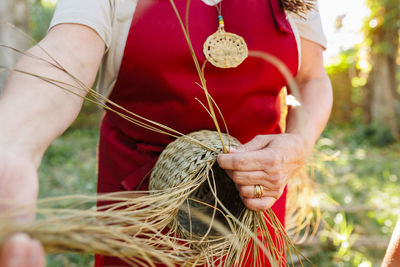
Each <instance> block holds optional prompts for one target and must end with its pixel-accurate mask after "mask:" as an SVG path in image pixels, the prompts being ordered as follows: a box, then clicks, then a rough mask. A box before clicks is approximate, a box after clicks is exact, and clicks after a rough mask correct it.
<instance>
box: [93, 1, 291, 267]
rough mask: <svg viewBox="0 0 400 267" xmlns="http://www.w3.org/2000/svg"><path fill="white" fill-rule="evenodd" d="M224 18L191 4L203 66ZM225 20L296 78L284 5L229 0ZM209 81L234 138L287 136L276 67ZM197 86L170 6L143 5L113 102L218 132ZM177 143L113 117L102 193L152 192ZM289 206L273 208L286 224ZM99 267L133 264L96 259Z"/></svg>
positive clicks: (248, 66)
mask: <svg viewBox="0 0 400 267" xmlns="http://www.w3.org/2000/svg"><path fill="white" fill-rule="evenodd" d="M175 4H176V6H177V8H178V10H179V12H180V14H181V16H182V17H183V18H184V12H185V8H186V0H175ZM217 15H218V14H217V11H216V8H215V7H211V6H208V5H206V4H204V3H203V2H202V1H200V0H192V1H191V5H190V19H189V29H190V37H191V40H192V43H193V47H194V50H195V53H196V56H197V58H198V59H199V60H200V63H202V62H203V61H204V56H203V53H202V46H203V43H204V41H205V40H206V38H207V37H208V36H209V35H211V34H212V33H214V32H215V31H216V30H217V26H218V24H217ZM222 15H223V17H224V20H225V29H226V31H228V32H232V33H235V34H238V35H240V36H242V37H243V38H244V39H245V41H246V43H247V46H248V48H249V50H261V51H265V52H268V53H270V54H272V55H275V56H276V57H278V58H279V59H280V60H282V61H283V62H284V63H285V64H286V65H287V66H288V68H289V69H290V70H291V72H292V74H293V75H294V76H295V75H296V72H297V67H298V51H297V45H296V40H295V37H294V34H293V31H292V28H291V26H290V24H289V23H288V21H287V20H286V15H285V13H284V12H283V10H282V8H281V6H280V3H279V0H248V1H243V0H224V1H223V2H222ZM205 77H206V80H207V87H208V89H209V92H210V94H211V95H212V96H213V98H214V99H215V101H216V102H217V103H218V105H219V107H220V109H221V110H222V113H223V115H224V118H225V120H226V122H227V125H228V127H229V131H230V134H231V135H232V136H235V137H236V138H238V139H239V140H240V141H241V142H242V143H245V142H248V141H250V140H251V139H252V138H253V137H254V136H255V135H258V134H274V133H280V132H281V130H280V128H279V119H280V102H279V97H278V95H279V92H280V90H281V88H282V87H283V86H285V84H286V82H285V80H284V78H283V77H282V75H281V74H280V73H279V72H278V70H277V69H276V68H275V67H273V66H272V65H271V64H269V63H267V62H265V61H262V60H260V59H256V58H248V59H246V60H245V61H244V62H243V63H242V64H241V65H240V66H238V67H237V68H233V69H219V68H216V67H213V66H212V65H210V64H208V65H207V67H206V70H205ZM196 82H199V78H198V76H197V72H196V70H195V66H194V64H193V60H192V58H191V55H190V51H189V48H188V46H187V43H186V41H185V38H184V35H183V33H182V30H181V28H180V25H179V24H178V20H177V18H176V16H175V13H174V11H173V9H172V7H171V4H170V2H169V1H167V0H146V1H139V4H138V6H137V8H136V11H135V15H134V17H133V20H132V24H131V28H130V31H129V35H128V39H127V42H126V47H125V52H124V56H123V60H122V64H121V67H120V71H119V75H118V80H117V83H116V85H115V87H114V89H113V92H112V94H111V96H110V98H111V100H113V101H115V102H116V103H118V104H120V105H121V106H123V107H125V108H127V109H128V110H131V111H133V112H135V113H136V114H139V115H141V116H143V117H145V118H148V119H151V120H153V121H157V122H159V123H162V124H164V125H167V126H169V127H171V128H174V129H176V130H178V131H180V132H183V133H190V132H193V131H197V130H201V129H211V130H214V129H215V127H214V125H213V122H212V120H211V119H210V117H209V115H208V114H207V113H206V112H205V110H204V109H203V107H202V106H201V105H200V104H199V103H198V102H197V101H196V100H195V98H196V97H197V98H199V99H200V100H203V103H204V93H203V91H202V89H201V88H200V87H199V86H198V85H196ZM171 141H173V139H172V138H170V137H168V136H165V135H162V134H159V133H155V132H152V131H149V130H146V129H143V128H140V127H138V126H134V125H133V124H131V123H129V122H128V121H126V120H124V119H123V118H121V117H119V116H118V115H115V114H113V113H110V112H106V114H105V116H104V119H103V123H102V126H101V137H100V143H99V179H98V192H99V193H108V192H115V191H123V190H140V189H142V190H145V189H147V187H148V175H147V174H148V173H149V171H150V170H151V168H152V167H153V165H154V164H155V162H156V160H157V158H158V155H159V154H160V152H161V151H162V150H163V148H164V147H165V146H166V145H167V144H168V143H170V142H171ZM146 177H147V178H146ZM285 202H286V193H284V195H283V196H282V197H281V198H280V199H279V200H278V201H277V202H276V203H275V205H274V206H273V210H274V211H275V213H276V215H277V216H278V218H279V219H280V221H281V222H282V223H283V224H284V216H285ZM247 265H248V266H251V263H248V264H247ZM96 266H126V264H125V265H124V263H123V262H122V261H119V260H118V259H115V258H112V257H102V256H96Z"/></svg>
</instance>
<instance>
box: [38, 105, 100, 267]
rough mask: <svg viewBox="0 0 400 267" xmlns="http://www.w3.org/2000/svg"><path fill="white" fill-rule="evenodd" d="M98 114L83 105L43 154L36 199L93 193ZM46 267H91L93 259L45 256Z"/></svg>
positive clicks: (91, 256)
mask: <svg viewBox="0 0 400 267" xmlns="http://www.w3.org/2000/svg"><path fill="white" fill-rule="evenodd" d="M98 123H99V112H98V110H96V109H93V107H92V106H90V105H87V104H85V106H84V110H83V113H82V114H81V115H80V116H79V118H78V119H77V120H76V121H75V123H74V124H73V125H72V127H71V128H70V129H69V130H68V131H67V132H66V133H64V134H63V135H62V136H61V137H60V138H58V139H57V140H56V141H55V142H53V144H52V145H51V146H50V148H49V149H48V150H47V152H46V154H45V156H44V158H43V160H42V164H41V167H40V170H39V178H40V179H39V181H40V192H39V198H44V197H49V196H61V195H71V194H89V195H94V194H95V193H96V181H97V157H96V147H97V139H98V128H97V127H95V126H94V125H98ZM46 260H47V266H49V267H58V266H82V267H84V266H85V267H86V266H93V261H94V258H93V255H63V254H59V255H49V256H47V259H46Z"/></svg>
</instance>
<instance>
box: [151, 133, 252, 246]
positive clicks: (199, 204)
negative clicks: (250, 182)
mask: <svg viewBox="0 0 400 267" xmlns="http://www.w3.org/2000/svg"><path fill="white" fill-rule="evenodd" d="M188 137H192V138H194V139H196V140H198V141H200V142H201V143H203V144H206V145H207V146H208V147H211V148H213V149H215V150H216V151H220V152H221V153H222V146H221V140H220V139H219V135H218V133H217V132H213V131H207V130H203V131H198V132H194V133H191V134H189V135H187V136H183V137H181V138H178V139H177V140H175V141H174V142H172V143H170V144H169V145H168V146H167V148H166V149H165V150H164V151H163V152H162V153H161V156H160V158H159V159H158V161H157V163H156V165H155V167H154V169H153V172H152V174H151V176H150V190H163V189H173V188H174V187H177V186H179V185H183V186H184V187H186V188H187V192H186V199H185V198H182V199H177V202H178V205H180V211H178V212H177V214H176V215H175V216H174V217H173V219H172V221H171V227H174V226H176V228H177V230H178V233H179V234H180V235H181V236H182V237H184V238H185V239H193V238H195V239H200V238H202V237H203V236H204V235H205V234H206V232H207V231H208V230H209V228H210V226H209V225H205V224H204V223H202V222H201V221H199V220H196V218H190V217H189V214H190V210H186V211H183V210H185V209H194V210H199V211H200V212H202V213H203V214H205V215H207V216H209V217H212V216H213V214H214V213H215V209H216V208H217V209H218V210H219V211H218V212H216V214H215V219H216V220H218V221H220V222H221V223H222V224H223V225H225V226H226V227H229V224H228V222H227V221H226V216H224V215H223V214H221V210H222V209H224V207H221V205H217V207H214V205H215V204H216V199H215V195H216V196H217V197H218V199H219V201H221V203H222V204H223V205H224V206H225V207H226V208H227V209H228V210H229V211H230V212H231V213H232V214H233V215H234V216H235V217H236V218H239V217H240V215H241V214H242V213H243V212H244V210H245V206H244V205H243V203H242V201H241V199H240V197H239V193H238V192H237V190H236V188H235V185H234V183H233V182H232V180H231V179H230V178H229V177H228V175H227V174H226V172H225V171H224V170H222V169H221V168H220V167H219V166H218V164H216V159H217V155H218V154H217V153H216V152H214V151H210V150H207V149H205V148H203V147H200V146H199V145H198V144H194V143H192V142H190V139H188ZM223 137H224V141H225V142H226V143H229V142H230V143H231V146H232V147H236V146H238V145H239V141H237V140H236V139H234V138H230V141H229V140H228V136H227V135H223ZM196 177H200V178H202V180H201V184H198V185H197V186H195V187H191V185H192V184H193V178H196ZM211 180H212V181H211ZM185 184H187V186H185ZM212 234H216V233H215V232H213V233H212ZM217 238H218V237H217Z"/></svg>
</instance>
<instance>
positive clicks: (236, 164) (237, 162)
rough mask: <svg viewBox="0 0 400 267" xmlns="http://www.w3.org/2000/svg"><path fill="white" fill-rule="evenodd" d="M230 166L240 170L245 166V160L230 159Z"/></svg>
mask: <svg viewBox="0 0 400 267" xmlns="http://www.w3.org/2000/svg"><path fill="white" fill-rule="evenodd" d="M232 164H233V167H234V168H235V169H241V168H242V167H243V166H244V165H245V164H246V160H245V159H244V158H243V157H240V156H235V157H234V158H233V159H232Z"/></svg>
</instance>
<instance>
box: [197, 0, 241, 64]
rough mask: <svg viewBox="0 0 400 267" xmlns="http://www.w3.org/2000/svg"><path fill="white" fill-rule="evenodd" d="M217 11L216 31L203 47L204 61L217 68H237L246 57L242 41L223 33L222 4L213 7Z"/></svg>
mask: <svg viewBox="0 0 400 267" xmlns="http://www.w3.org/2000/svg"><path fill="white" fill-rule="evenodd" d="M215 7H216V8H217V11H218V25H219V26H218V30H217V31H216V32H215V33H213V34H212V35H210V36H209V37H208V38H207V39H206V41H205V42H204V45H203V53H204V56H205V57H206V59H207V60H208V61H209V62H210V63H211V64H212V65H214V66H215V67H218V68H234V67H237V66H238V65H239V64H240V63H242V62H243V60H245V59H246V57H247V55H248V49H247V45H246V42H245V41H244V39H243V38H242V37H241V36H239V35H236V34H234V33H230V32H226V31H225V23H224V19H223V17H222V3H221V2H219V4H217V5H215Z"/></svg>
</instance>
